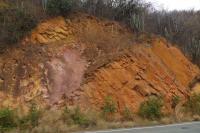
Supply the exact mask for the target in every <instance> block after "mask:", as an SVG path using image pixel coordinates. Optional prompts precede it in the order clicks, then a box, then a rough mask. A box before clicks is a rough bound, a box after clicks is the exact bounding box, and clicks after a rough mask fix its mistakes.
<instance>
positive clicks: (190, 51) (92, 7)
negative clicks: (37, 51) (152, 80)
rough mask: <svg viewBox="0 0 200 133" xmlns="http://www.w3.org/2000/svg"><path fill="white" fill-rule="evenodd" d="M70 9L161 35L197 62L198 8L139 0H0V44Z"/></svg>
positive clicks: (199, 50) (199, 54) (199, 42)
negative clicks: (170, 7) (158, 8)
mask: <svg viewBox="0 0 200 133" xmlns="http://www.w3.org/2000/svg"><path fill="white" fill-rule="evenodd" d="M70 11H81V12H87V13H89V14H91V15H95V16H98V17H103V18H108V19H111V20H116V21H119V22H122V23H124V24H126V25H128V26H129V27H130V28H131V29H133V31H134V32H137V33H140V32H149V33H154V34H158V35H161V36H164V37H166V38H167V39H168V40H170V41H172V42H173V43H176V44H177V46H178V47H179V48H181V49H182V51H184V52H185V54H187V55H188V57H190V58H191V60H192V61H193V62H194V63H196V64H198V65H200V60H199V58H200V34H199V33H200V25H199V24H200V23H199V21H200V12H199V11H192V10H191V11H172V12H167V11H156V10H154V9H153V7H152V6H151V4H149V3H144V2H142V1H141V0H129V1H128V0H115V1H113V0H84V1H82V0H17V1H13V0H1V1H0V20H1V21H0V28H1V31H0V44H1V46H2V45H3V44H12V43H17V42H18V41H19V40H21V39H22V38H23V37H24V36H25V35H27V34H28V33H29V32H30V31H31V30H32V29H33V28H34V27H35V26H36V25H37V23H38V22H40V21H42V20H43V19H45V18H47V17H49V16H52V15H53V16H55V15H56V16H57V15H64V16H66V15H67V14H69V12H70ZM11 36H12V37H11Z"/></svg>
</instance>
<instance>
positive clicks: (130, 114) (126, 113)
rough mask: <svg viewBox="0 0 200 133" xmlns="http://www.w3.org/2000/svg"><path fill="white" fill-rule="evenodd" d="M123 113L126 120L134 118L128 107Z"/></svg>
mask: <svg viewBox="0 0 200 133" xmlns="http://www.w3.org/2000/svg"><path fill="white" fill-rule="evenodd" d="M122 115H123V120H126V121H132V120H133V112H132V111H131V110H130V109H129V108H128V107H125V109H124V111H123V114H122Z"/></svg>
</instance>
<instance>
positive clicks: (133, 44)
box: [0, 13, 200, 112]
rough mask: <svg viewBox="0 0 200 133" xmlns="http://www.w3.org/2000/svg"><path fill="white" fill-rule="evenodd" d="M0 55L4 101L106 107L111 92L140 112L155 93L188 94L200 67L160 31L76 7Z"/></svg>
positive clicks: (9, 103)
mask: <svg viewBox="0 0 200 133" xmlns="http://www.w3.org/2000/svg"><path fill="white" fill-rule="evenodd" d="M9 51H10V52H7V51H5V52H4V53H1V55H0V89H1V95H0V105H1V106H11V107H18V106H19V105H21V106H23V107H26V105H29V104H30V103H32V102H36V103H37V104H38V105H40V106H42V107H47V106H55V105H56V106H62V105H78V104H79V105H80V106H81V107H83V108H88V106H89V107H91V108H96V109H100V108H101V107H102V105H103V102H104V99H105V98H106V97H107V96H111V97H113V99H114V100H115V102H116V103H117V105H118V111H119V112H120V111H121V110H123V109H124V107H126V106H127V107H129V108H131V109H132V110H133V111H137V109H138V107H139V105H140V103H141V102H142V101H144V100H145V99H147V98H148V97H150V96H159V97H163V99H164V101H165V106H164V107H165V108H167V109H169V112H170V111H171V110H170V109H172V107H171V104H172V97H173V96H179V97H181V98H182V100H184V99H186V98H187V96H188V95H189V85H190V82H192V81H193V79H195V77H197V76H198V75H199V74H200V70H199V68H198V67H197V66H195V65H193V64H192V63H191V62H190V61H189V60H187V58H186V57H185V56H184V55H183V54H182V53H181V51H179V50H178V49H177V48H175V47H173V46H171V45H170V44H169V43H168V42H167V41H166V40H164V39H162V38H159V37H156V36H148V35H141V36H137V35H135V34H133V33H132V32H131V31H129V30H128V29H127V28H126V27H123V26H121V25H120V24H118V23H116V22H111V21H107V20H100V19H97V18H95V17H92V16H89V15H87V14H79V13H76V14H72V15H71V16H69V18H68V19H65V18H62V17H57V18H52V19H50V20H47V21H45V22H42V23H41V24H40V25H38V27H37V28H36V29H35V30H33V31H32V34H31V35H30V36H27V37H26V38H24V40H22V44H21V46H20V47H15V48H10V49H9Z"/></svg>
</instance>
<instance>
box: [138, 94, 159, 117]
mask: <svg viewBox="0 0 200 133" xmlns="http://www.w3.org/2000/svg"><path fill="white" fill-rule="evenodd" d="M161 108H162V100H161V99H159V98H156V97H152V98H149V99H148V100H147V101H145V102H143V103H142V104H141V106H140V108H139V115H140V116H141V117H143V118H147V119H159V118H160V117H161V115H162V113H161Z"/></svg>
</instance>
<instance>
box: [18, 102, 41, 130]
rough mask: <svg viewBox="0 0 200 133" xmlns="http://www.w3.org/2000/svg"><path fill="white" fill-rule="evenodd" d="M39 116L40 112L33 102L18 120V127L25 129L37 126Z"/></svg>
mask: <svg viewBox="0 0 200 133" xmlns="http://www.w3.org/2000/svg"><path fill="white" fill-rule="evenodd" d="M40 116H41V112H40V111H39V110H38V109H37V107H36V105H35V104H33V105H32V106H31V108H30V110H29V113H28V115H26V116H24V117H23V118H22V119H20V120H19V127H20V128H21V129H26V128H33V127H36V126H38V123H39V118H40Z"/></svg>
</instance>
